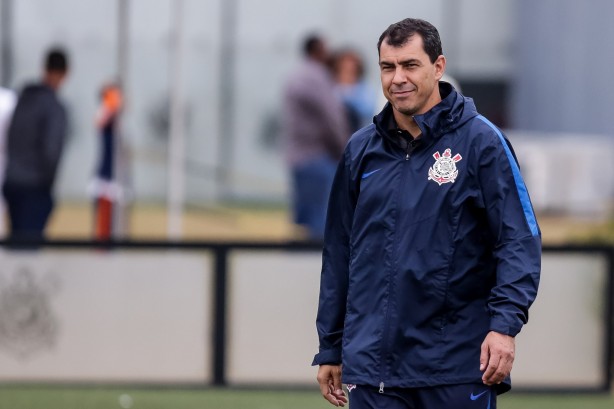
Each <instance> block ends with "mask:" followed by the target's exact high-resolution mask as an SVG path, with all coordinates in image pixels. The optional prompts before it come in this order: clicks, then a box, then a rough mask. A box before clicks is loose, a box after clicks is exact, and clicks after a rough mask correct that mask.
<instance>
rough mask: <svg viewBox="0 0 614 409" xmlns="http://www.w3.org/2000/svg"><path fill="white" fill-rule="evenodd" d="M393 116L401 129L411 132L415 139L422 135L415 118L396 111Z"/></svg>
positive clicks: (393, 111)
mask: <svg viewBox="0 0 614 409" xmlns="http://www.w3.org/2000/svg"><path fill="white" fill-rule="evenodd" d="M392 114H393V115H394V120H395V121H396V123H397V126H398V127H399V129H403V130H404V131H407V132H409V134H410V135H411V136H412V137H413V138H414V139H415V138H416V137H418V136H419V135H420V134H421V133H422V131H421V130H420V127H419V126H418V124H417V123H416V121H415V120H414V117H413V116H410V115H404V114H402V113H400V112H398V111H397V110H396V109H393V110H392Z"/></svg>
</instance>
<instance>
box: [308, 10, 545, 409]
mask: <svg viewBox="0 0 614 409" xmlns="http://www.w3.org/2000/svg"><path fill="white" fill-rule="evenodd" d="M377 48H378V54H379V66H380V78H381V82H382V90H383V93H384V94H385V95H386V98H387V99H388V101H389V102H388V104H387V105H386V106H385V108H384V109H383V111H382V112H381V113H380V114H378V115H377V116H376V117H375V119H374V123H373V124H371V125H369V126H367V127H365V128H363V129H361V130H360V131H358V132H357V133H355V134H354V135H353V136H352V138H351V139H350V141H349V142H348V144H347V146H346V149H345V152H344V155H343V157H342V159H341V162H340V164H339V167H338V170H337V174H336V176H335V182H334V184H333V188H332V190H331V198H330V205H329V209H328V217H327V225H326V237H325V241H324V250H323V260H322V261H323V262H322V275H321V283H320V299H319V307H318V316H317V330H318V335H319V339H320V345H319V353H318V354H317V355H316V356H315V358H314V361H313V364H314V365H319V370H318V382H319V384H320V390H321V393H322V395H323V396H324V398H325V399H327V400H328V401H329V402H330V403H332V404H333V405H335V406H343V405H345V404H346V403H347V398H346V396H345V394H344V392H343V390H342V387H341V382H342V381H343V382H344V383H346V384H348V385H347V389H348V391H349V392H350V393H349V398H350V399H349V400H350V402H349V403H350V406H351V408H352V409H364V408H370V409H371V408H389V409H410V408H411V409H414V408H421V409H425V408H427V409H440V408H455V409H465V408H467V409H469V408H475V407H481V408H491V409H494V408H495V407H496V402H497V401H496V397H497V394H500V393H503V392H506V391H508V390H509V389H510V388H511V381H510V377H509V375H510V372H511V369H512V363H513V361H514V354H515V338H514V337H515V336H516V335H517V334H518V333H519V332H520V330H521V328H522V327H523V325H524V324H525V323H526V322H527V320H528V318H529V307H530V306H531V304H532V303H533V301H534V299H535V297H536V295H537V287H538V283H539V277H540V269H541V233H540V231H539V227H538V225H537V221H536V219H535V214H534V212H533V208H532V206H531V202H530V199H529V195H528V193H527V189H526V186H525V184H524V181H523V179H522V176H521V174H520V171H519V169H518V164H517V162H516V158H515V156H514V153H513V150H512V147H511V145H510V144H509V141H508V140H507V139H506V138H505V137H504V136H503V134H502V133H501V131H500V130H499V129H498V128H496V127H495V126H494V125H493V124H492V123H491V122H490V121H488V120H487V119H486V118H484V117H483V116H482V115H480V114H478V112H477V111H476V108H475V105H474V103H473V100H471V99H470V98H466V97H464V96H463V95H461V94H459V93H458V92H457V91H456V90H455V89H454V87H453V86H452V85H450V84H449V83H446V82H443V81H440V80H441V78H442V76H443V74H444V71H445V68H446V59H445V57H444V55H443V51H442V47H441V40H440V37H439V33H438V31H437V29H436V28H435V27H433V26H432V25H431V24H430V23H428V22H426V21H424V20H418V19H405V20H403V21H400V22H398V23H395V24H392V25H391V26H390V27H389V28H388V29H386V30H385V31H384V32H383V33H382V35H381V36H380V38H379V41H378V44H377Z"/></svg>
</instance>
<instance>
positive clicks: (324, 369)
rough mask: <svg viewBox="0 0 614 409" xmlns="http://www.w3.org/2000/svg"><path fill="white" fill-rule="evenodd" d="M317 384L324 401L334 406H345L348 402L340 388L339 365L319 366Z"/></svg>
mask: <svg viewBox="0 0 614 409" xmlns="http://www.w3.org/2000/svg"><path fill="white" fill-rule="evenodd" d="M318 383H319V384H320V392H322V396H324V399H326V400H327V401H329V402H330V403H331V404H332V405H335V406H341V407H343V406H345V404H346V403H347V402H348V399H347V397H346V396H345V392H343V388H342V387H341V365H320V369H318Z"/></svg>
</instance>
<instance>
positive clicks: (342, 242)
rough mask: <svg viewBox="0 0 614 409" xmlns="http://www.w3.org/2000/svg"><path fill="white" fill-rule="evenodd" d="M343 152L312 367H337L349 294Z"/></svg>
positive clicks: (350, 206) (348, 198)
mask: <svg viewBox="0 0 614 409" xmlns="http://www.w3.org/2000/svg"><path fill="white" fill-rule="evenodd" d="M348 152H349V149H346V151H345V153H344V155H343V157H342V159H341V161H340V162H339V165H338V167H337V173H336V175H335V180H334V182H333V187H332V189H331V195H330V200H329V203H328V213H327V217H326V230H325V239H324V251H323V253H322V273H321V277H320V300H319V306H318V315H317V319H316V327H317V330H318V337H319V339H320V349H319V351H320V352H319V353H318V354H316V356H315V358H314V360H313V363H312V365H322V364H340V363H341V342H342V337H343V325H344V319H345V308H346V300H347V291H348V276H349V259H350V234H351V228H352V219H353V215H354V207H355V198H354V197H353V196H354V195H353V193H352V189H351V185H352V182H351V173H350V169H349V159H348V156H349V154H348Z"/></svg>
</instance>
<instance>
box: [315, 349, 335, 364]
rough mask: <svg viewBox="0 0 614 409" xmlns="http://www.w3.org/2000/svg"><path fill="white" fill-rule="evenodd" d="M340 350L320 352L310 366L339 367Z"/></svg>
mask: <svg viewBox="0 0 614 409" xmlns="http://www.w3.org/2000/svg"><path fill="white" fill-rule="evenodd" d="M340 364H341V349H327V350H324V351H320V352H319V353H318V354H316V356H315V357H314V358H313V362H312V363H311V365H340Z"/></svg>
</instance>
